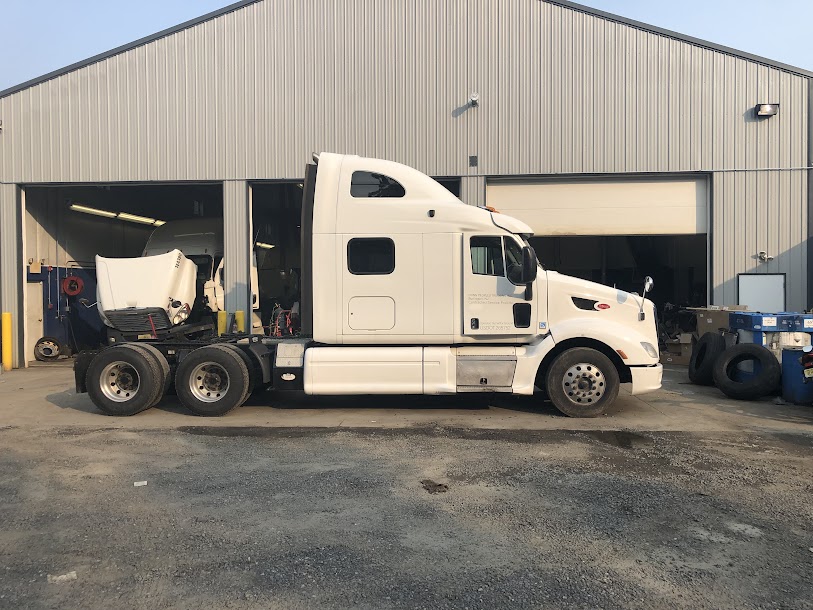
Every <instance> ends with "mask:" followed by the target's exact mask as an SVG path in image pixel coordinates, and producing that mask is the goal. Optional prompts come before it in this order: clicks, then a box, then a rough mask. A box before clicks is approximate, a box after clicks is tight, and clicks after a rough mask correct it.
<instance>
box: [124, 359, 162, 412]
mask: <svg viewBox="0 0 813 610" xmlns="http://www.w3.org/2000/svg"><path fill="white" fill-rule="evenodd" d="M121 346H122V347H128V348H130V349H134V350H138V351H141V352H142V353H144V354H146V355H147V357H148V358H151V359H152V361H153V362H155V364H156V365H157V366H158V371H159V377H158V383H157V384H156V387H157V392H156V395H155V399H154V400H153V403H152V404H151V405H150V407H154V406H155V405H157V404H158V403H159V402H161V399H162V398H163V397H164V394H166V393H167V390H168V389H169V385H170V383H171V382H172V376H171V374H170V368H169V362H167V359H166V358H164V354H162V353H161V352H160V351H159V350H158V348H156V347H155V346H153V345H150V344H149V343H122V344H121Z"/></svg>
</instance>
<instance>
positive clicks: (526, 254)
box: [520, 246, 537, 284]
mask: <svg viewBox="0 0 813 610" xmlns="http://www.w3.org/2000/svg"><path fill="white" fill-rule="evenodd" d="M536 269H537V267H536V252H534V249H533V248H531V246H525V247H524V248H523V249H522V281H521V282H520V284H530V283H531V282H533V281H534V280H535V279H536Z"/></svg>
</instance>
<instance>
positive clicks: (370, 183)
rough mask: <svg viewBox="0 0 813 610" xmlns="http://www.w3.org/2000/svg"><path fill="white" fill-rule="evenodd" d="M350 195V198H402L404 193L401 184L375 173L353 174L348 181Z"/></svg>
mask: <svg viewBox="0 0 813 610" xmlns="http://www.w3.org/2000/svg"><path fill="white" fill-rule="evenodd" d="M350 195H351V196H352V197H404V196H405V195H406V191H405V190H404V187H403V186H401V184H400V183H399V182H398V181H397V180H394V179H393V178H390V177H389V176H385V175H384V174H376V173H375V172H353V176H352V178H351V179H350Z"/></svg>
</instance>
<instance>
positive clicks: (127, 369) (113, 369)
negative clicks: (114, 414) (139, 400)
mask: <svg viewBox="0 0 813 610" xmlns="http://www.w3.org/2000/svg"><path fill="white" fill-rule="evenodd" d="M99 381H100V385H101V390H102V394H104V396H105V398H108V399H110V400H112V401H113V402H127V401H128V400H133V398H135V397H136V395H137V394H138V390H139V389H140V387H141V377H139V375H138V371H137V370H135V368H134V367H133V365H132V364H130V363H129V362H123V361H120V360H119V361H116V362H111V363H110V364H108V365H107V366H106V367H104V370H102V374H101V378H100V379H99Z"/></svg>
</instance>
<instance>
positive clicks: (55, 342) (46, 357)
mask: <svg viewBox="0 0 813 610" xmlns="http://www.w3.org/2000/svg"><path fill="white" fill-rule="evenodd" d="M65 352H66V348H65V345H64V344H63V343H62V342H61V341H60V340H59V339H57V338H56V337H41V338H39V339H37V342H36V343H35V344H34V359H35V360H37V361H38V362H52V361H54V360H57V359H59V357H60V356H62V355H64V354H65Z"/></svg>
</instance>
